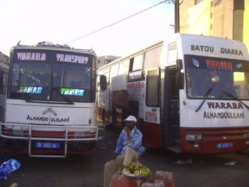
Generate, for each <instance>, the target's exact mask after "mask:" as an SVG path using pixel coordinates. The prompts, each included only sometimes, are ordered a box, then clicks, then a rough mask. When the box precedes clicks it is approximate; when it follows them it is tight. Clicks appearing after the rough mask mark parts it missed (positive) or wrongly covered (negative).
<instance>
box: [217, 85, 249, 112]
mask: <svg viewBox="0 0 249 187" xmlns="http://www.w3.org/2000/svg"><path fill="white" fill-rule="evenodd" d="M220 90H221V91H222V92H223V93H224V94H226V95H227V96H229V97H232V98H233V99H235V100H237V101H239V102H240V103H242V104H243V105H244V106H245V107H246V108H247V109H249V106H248V105H247V104H245V103H244V102H243V101H242V100H241V99H239V98H237V97H235V96H234V95H232V94H230V93H228V92H226V91H225V90H222V89H220Z"/></svg>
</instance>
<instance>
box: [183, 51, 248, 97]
mask: <svg viewBox="0 0 249 187" xmlns="http://www.w3.org/2000/svg"><path fill="white" fill-rule="evenodd" d="M184 60H185V69H186V91H187V97H188V98H190V99H198V98H209V99H224V100H227V99H244V100H248V99H249V62H248V61H242V60H233V59H221V58H211V57H200V56H192V55H186V56H185V59H184Z"/></svg>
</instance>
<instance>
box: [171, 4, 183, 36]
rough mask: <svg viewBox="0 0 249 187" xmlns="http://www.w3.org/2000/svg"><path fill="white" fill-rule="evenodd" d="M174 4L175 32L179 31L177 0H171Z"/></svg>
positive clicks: (178, 5)
mask: <svg viewBox="0 0 249 187" xmlns="http://www.w3.org/2000/svg"><path fill="white" fill-rule="evenodd" d="M171 2H173V3H174V4H175V33H178V32H179V33H180V4H182V2H183V0H182V2H181V3H179V0H171Z"/></svg>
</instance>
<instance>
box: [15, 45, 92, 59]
mask: <svg viewBox="0 0 249 187" xmlns="http://www.w3.org/2000/svg"><path fill="white" fill-rule="evenodd" d="M14 49H35V50H51V51H55V50H56V51H65V52H69V51H70V52H78V53H85V54H90V55H94V56H97V55H96V53H95V51H94V50H92V49H78V48H71V47H69V46H68V45H58V44H56V45H54V44H52V43H50V42H49V43H48V44H47V43H44V42H39V43H38V44H37V45H35V46H34V45H20V44H19V43H18V44H17V45H16V46H14V47H12V48H11V51H12V50H14Z"/></svg>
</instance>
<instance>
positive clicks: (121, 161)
mask: <svg viewBox="0 0 249 187" xmlns="http://www.w3.org/2000/svg"><path fill="white" fill-rule="evenodd" d="M124 121H125V122H126V126H125V127H124V129H123V130H122V131H121V133H120V135H119V138H118V141H117V146H116V149H115V151H114V154H113V156H112V159H111V160H110V161H108V162H107V163H106V164H105V167H104V187H109V186H110V183H111V179H112V177H113V175H114V173H115V172H117V171H120V172H122V169H123V168H124V167H125V166H127V165H129V164H130V163H131V162H136V161H137V160H138V159H139V157H140V156H141V155H142V154H143V153H144V151H145V148H144V147H143V146H142V137H143V135H142V133H141V132H140V131H139V130H138V129H137V127H136V124H137V119H136V118H135V117H134V116H128V117H127V118H126V119H125V120H124Z"/></svg>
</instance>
